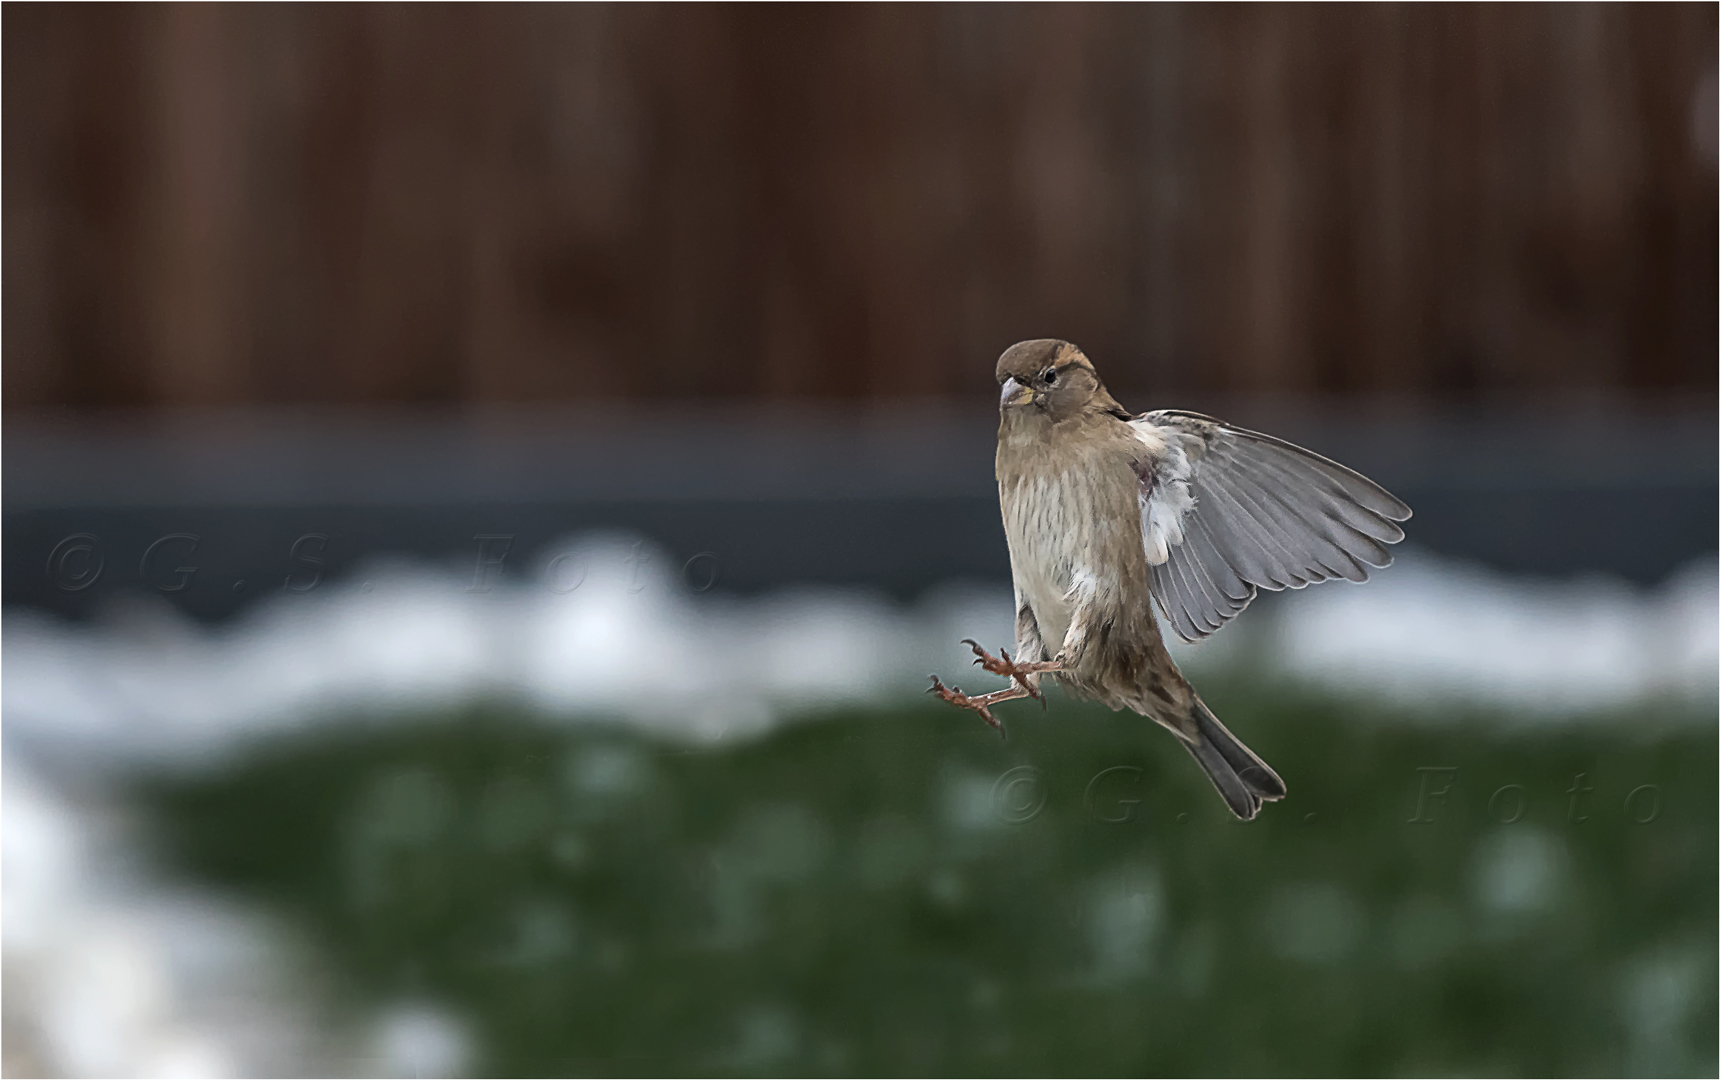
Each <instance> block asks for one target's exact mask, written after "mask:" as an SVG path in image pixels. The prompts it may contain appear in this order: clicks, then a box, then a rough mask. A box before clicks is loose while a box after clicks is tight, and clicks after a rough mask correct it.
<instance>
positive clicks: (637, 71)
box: [3, 4, 1720, 408]
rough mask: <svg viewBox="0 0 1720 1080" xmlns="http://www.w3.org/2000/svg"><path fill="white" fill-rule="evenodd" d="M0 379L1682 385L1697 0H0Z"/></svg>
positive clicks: (1707, 47)
mask: <svg viewBox="0 0 1720 1080" xmlns="http://www.w3.org/2000/svg"><path fill="white" fill-rule="evenodd" d="M3 36H4V213H5V221H4V224H5V228H4V273H5V288H4V323H3V327H4V341H3V345H4V392H5V403H6V405H7V406H8V407H11V408H18V407H33V406H50V405H71V406H90V405H114V404H124V405H139V404H153V403H174V404H179V403H229V402H379V401H403V400H405V401H424V400H433V401H435V400H544V399H573V398H580V399H588V398H593V397H632V398H655V397H659V396H665V395H667V396H674V397H689V396H743V395H766V396H771V397H778V398H783V397H790V398H791V397H796V396H817V397H870V398H892V397H900V396H915V395H947V394H955V393H962V394H973V393H989V390H988V389H987V388H988V387H989V385H990V378H991V376H990V372H991V364H992V360H993V358H994V357H995V356H996V354H997V353H998V351H999V350H1000V349H1001V348H1003V347H1004V346H1006V345H1008V344H1009V343H1010V342H1012V341H1014V340H1016V339H1018V338H1022V337H1027V336H1044V335H1056V336H1062V337H1068V338H1071V339H1074V340H1076V341H1078V342H1080V343H1082V344H1083V345H1084V346H1085V347H1086V348H1087V349H1088V351H1089V352H1090V353H1091V354H1093V355H1094V356H1095V357H1096V358H1097V359H1099V360H1100V362H1101V366H1102V368H1103V370H1105V371H1106V372H1107V373H1108V374H1109V376H1110V380H1111V382H1112V383H1113V384H1114V385H1116V386H1118V387H1119V388H1120V389H1130V390H1137V391H1138V390H1141V389H1152V388H1156V389H1167V390H1168V389H1175V390H1182V391H1230V390H1260V391H1291V392H1299V391H1314V392H1318V391H1338V392H1362V393H1367V392H1388V393H1408V394H1418V393H1429V394H1451V393H1459V394H1462V393H1469V392H1476V391H1481V392H1492V391H1502V392H1506V393H1517V394H1540V393H1544V392H1565V391H1576V392H1583V391H1589V392H1593V391H1599V392H1609V391H1613V390H1623V391H1636V390H1643V391H1653V390H1667V389H1671V390H1698V391H1701V390H1712V389H1713V388H1714V387H1715V383H1716V379H1715V369H1716V345H1717V341H1716V290H1717V286H1720V281H1717V277H1716V259H1717V249H1716V176H1715V163H1714V153H1715V150H1714V147H1715V127H1716V119H1715V114H1714V108H1715V106H1714V100H1715V98H1714V95H1715V82H1714V79H1715V57H1716V7H1715V5H1713V4H1692V5H1677V6H1658V5H1635V6H1593V5H1583V6H1558V5H1535V6H1500V7H1495V6H1482V7H1473V6H1444V5H1441V6H1403V7H1398V6H1359V7H1352V6H1331V7H1276V6H1265V7H1256V6H1231V5H1222V6H1211V7H1182V6H1175V5H1168V6H1165V5H1153V6H1144V7H1133V6H1106V7H1083V6H1054V7H1039V6H1020V7H978V6H967V5H963V6H949V7H929V6H928V7H920V6H888V7H873V6H830V7H777V6H769V7H752V6H741V7H716V6H695V7H634V6H624V7H603V6H566V7H563V6H536V5H529V6H493V7H492V6H484V7H465V6H440V5H437V6H416V5H402V6H396V5H383V6H374V7H373V6H324V5H305V6H296V5H295V6H273V5H268V6H264V5H256V6H242V7H241V6H235V7H229V6H146V7H113V6H93V5H92V6H87V7H86V6H72V7H56V6H37V5H8V6H7V7H6V9H5V14H4V35H3Z"/></svg>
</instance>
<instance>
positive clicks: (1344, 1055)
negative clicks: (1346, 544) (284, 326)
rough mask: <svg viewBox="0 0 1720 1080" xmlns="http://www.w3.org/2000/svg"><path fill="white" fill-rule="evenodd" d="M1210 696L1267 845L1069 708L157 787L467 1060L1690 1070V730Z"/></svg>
mask: <svg viewBox="0 0 1720 1080" xmlns="http://www.w3.org/2000/svg"><path fill="white" fill-rule="evenodd" d="M1209 700H1210V701H1211V703H1212V705H1213V707H1214V708H1215V710H1216V711H1217V712H1218V713H1219V715H1220V716H1222V717H1224V718H1225V720H1226V721H1227V722H1228V723H1229V724H1230V725H1231V726H1232V728H1233V729H1234V730H1235V731H1237V733H1238V734H1239V735H1241V736H1242V737H1243V739H1244V740H1245V741H1247V742H1248V743H1249V744H1250V745H1251V746H1253V747H1254V748H1255V749H1256V750H1257V751H1259V752H1260V753H1261V755H1262V756H1263V757H1265V758H1266V760H1268V761H1269V762H1271V763H1272V764H1273V765H1274V766H1275V767H1276V768H1277V769H1278V770H1279V772H1280V773H1281V774H1282V775H1283V776H1284V778H1285V780H1286V781H1287V783H1288V784H1289V787H1290V792H1291V794H1290V797H1289V799H1287V800H1286V801H1285V802H1283V803H1279V804H1276V805H1269V806H1268V807H1267V808H1266V809H1265V810H1264V811H1263V813H1262V814H1261V817H1260V819H1259V820H1258V821H1256V822H1254V823H1252V824H1248V825H1243V824H1239V823H1237V822H1234V821H1232V820H1230V818H1229V817H1228V815H1227V813H1226V812H1225V810H1224V808H1223V805H1222V803H1221V802H1220V801H1219V799H1218V797H1217V795H1216V794H1215V793H1214V792H1213V791H1212V790H1211V789H1210V788H1209V787H1208V786H1207V783H1206V781H1205V779H1204V778H1203V777H1202V776H1201V774H1200V772H1199V770H1198V769H1197V768H1196V767H1195V765H1194V763H1193V762H1192V761H1191V760H1189V758H1188V757H1187V755H1186V754H1185V753H1183V751H1181V750H1180V749H1178V748H1177V747H1176V745H1175V744H1174V743H1173V742H1172V740H1171V739H1170V737H1169V736H1168V735H1166V734H1164V733H1163V732H1161V731H1159V730H1158V729H1156V728H1152V727H1151V726H1150V725H1148V724H1146V723H1145V722H1144V721H1141V720H1140V719H1138V718H1136V717H1132V716H1117V715H1114V714H1111V713H1109V712H1106V711H1104V710H1095V709H1091V708H1085V707H1081V706H1076V705H1072V704H1070V703H1068V702H1067V701H1060V700H1056V699H1055V698H1054V699H1053V702H1052V705H1051V708H1050V710H1049V712H1047V713H1043V714H1042V713H1040V712H1039V711H1038V710H1037V709H1032V708H1019V709H1016V710H1014V711H1013V712H1012V713H1011V715H1010V716H1009V717H1008V718H1007V720H1006V722H1007V723H1009V724H1010V739H1009V741H1008V742H1000V741H999V740H997V739H996V737H995V736H993V735H992V734H991V733H990V732H989V731H988V730H986V729H985V728H984V727H983V726H982V725H980V724H979V723H978V722H977V721H976V720H974V719H972V718H971V717H969V716H966V715H964V714H960V713H957V712H955V711H954V710H950V709H946V708H943V707H941V706H933V705H928V706H927V707H924V708H916V709H907V710H902V711H888V712H878V713H852V714H846V715H837V716H832V717H827V718H823V719H820V720H817V721H814V722H808V723H804V724H800V725H793V726H789V727H786V728H784V729H782V730H780V731H778V732H777V733H775V734H773V735H771V736H769V737H767V738H763V739H760V740H756V741H752V742H746V743H742V744H737V745H734V746H720V745H719V746H716V747H712V748H706V749H699V750H688V749H686V748H684V747H677V746H674V745H669V744H665V743H662V742H658V741H653V740H650V739H647V738H644V737H641V736H640V735H638V734H636V733H634V732H632V731H629V730H627V729H623V728H619V727H604V726H598V725H591V724H579V725H568V726H558V725H556V724H553V723H546V722H545V721H544V719H543V718H541V717H540V718H532V717H529V716H527V715H526V714H525V713H524V712H523V711H522V710H518V709H513V708H510V707H506V706H500V705H497V706H490V707H485V708H479V709H474V710H472V711H470V712H466V713H462V714H459V715H446V716H436V717H425V718H423V719H422V722H420V723H415V724H410V725H401V724H396V725H392V726H390V727H388V728H387V729H382V728H379V727H377V726H376V725H373V724H368V723H366V724H357V723H355V724H354V725H352V726H351V728H350V729H349V733H348V734H346V735H333V736H329V735H324V736H320V737H318V738H317V739H315V740H304V741H296V742H287V743H282V744H279V745H275V746H272V747H269V748H268V749H267V750H265V751H260V752H259V753H257V754H256V755H255V756H254V757H253V758H252V759H250V760H248V761H246V762H244V763H242V764H239V765H237V766H235V767H232V768H230V769H228V770H226V771H224V772H222V773H220V774H219V775H215V776H207V777H202V778H198V779H192V780H187V779H183V778H181V779H178V780H165V779H163V780H159V781H157V782H155V783H153V784H151V785H150V786H148V788H147V789H146V790H144V791H143V792H141V796H142V799H143V802H144V805H146V806H147V807H148V808H149V813H150V817H151V820H153V821H154V822H155V823H156V825H157V826H158V830H159V836H160V838H161V841H162V844H163V846H164V849H165V850H166V852H167V853H168V854H169V856H170V858H171V859H172V860H174V862H175V864H176V865H178V866H179V867H180V868H181V869H182V870H183V872H185V873H187V874H189V875H191V876H193V877H195V878H197V879H200V880H203V881H205V882H208V883H212V884H214V885H216V886H218V887H224V888H228V889H231V890H235V891H238V892H240V893H242V894H243V895H246V896H248V897H250V898H251V899H253V900H257V901H260V902H262V903H264V904H265V905H267V906H269V907H270V908H272V909H274V910H277V911H280V912H282V913H284V914H285V915H286V916H287V917H288V918H289V919H290V920H291V921H292V922H293V923H294V924H295V925H297V926H298V927H300V928H302V929H303V930H304V931H305V932H306V933H307V934H308V935H309V936H310V937H311V939H312V940H314V941H315V942H317V943H318V944H319V945H320V949H321V952H322V955H323V956H324V958H325V961H326V963H328V964H329V965H331V966H332V968H333V970H334V971H335V973H336V976H337V978H336V980H335V981H336V983H337V985H338V988H339V989H338V991H337V992H338V993H340V994H343V995H347V996H348V997H349V998H350V1001H348V1002H347V1004H348V1005H356V1006H363V1005H366V1004H381V1003H386V1002H391V1001H395V1000H399V999H402V998H408V997H409V998H414V999H421V998H430V999H432V1000H437V1001H440V1002H444V1003H446V1004H447V1005H449V1006H450V1007H452V1008H454V1009H455V1010H456V1011H458V1012H460V1013H461V1014H462V1015H463V1016H465V1017H466V1018H467V1019H468V1020H469V1022H470V1023H471V1024H472V1026H473V1030H474V1031H475V1032H476V1034H477V1036H478V1043H479V1052H480V1054H481V1059H480V1060H479V1061H478V1062H477V1063H476V1066H475V1068H476V1071H478V1072H479V1073H482V1074H492V1075H510V1076H511V1075H522V1076H538V1075H563V1074H576V1075H577V1074H580V1073H604V1074H615V1073H621V1074H638V1075H660V1074H671V1075H674V1074H681V1073H735V1074H749V1075H750V1074H808V1073H810V1074H928V1073H930V1074H988V1075H989V1074H1000V1073H1001V1074H1032V1075H1042V1074H1048V1073H1049V1074H1083V1075H1084V1074H1102V1075H1124V1074H1157V1075H1207V1074H1219V1075H1248V1076H1256V1075H1284V1074H1289V1075H1352V1074H1366V1075H1389V1074H1404V1073H1420V1074H1453V1073H1485V1074H1494V1075H1508V1074H1522V1075H1570V1074H1583V1075H1587V1074H1639V1073H1659V1074H1694V1073H1702V1074H1707V1075H1713V1073H1714V1071H1715V1066H1716V1058H1715V1042H1716V1035H1717V1031H1716V1021H1715V1012H1716V999H1715V978H1716V939H1715V921H1716V901H1715V896H1716V884H1717V883H1716V826H1715V821H1716V783H1715V781H1716V752H1717V747H1716V735H1715V731H1714V728H1713V727H1712V726H1711V725H1708V726H1702V725H1695V724H1690V723H1683V724H1664V723H1659V722H1657V719H1656V718H1655V717H1653V716H1647V715H1644V716H1623V717H1618V718H1616V720H1615V722H1613V723H1610V724H1605V725H1566V726H1561V727H1556V728H1546V727H1543V728H1539V729H1535V730H1532V731H1522V730H1516V731H1515V733H1511V734H1504V733H1501V727H1502V726H1501V725H1500V724H1499V723H1498V720H1499V718H1498V717H1490V716H1487V715H1481V714H1477V715H1471V716H1466V717H1461V718H1454V719H1453V720H1452V721H1451V722H1450V723H1449V725H1447V726H1442V727H1438V728H1429V727H1425V726H1422V727H1418V726H1415V725H1409V724H1403V723H1392V722H1381V718H1380V717H1377V716H1371V715H1369V712H1370V707H1368V706H1365V705H1361V704H1356V703H1345V702H1341V701H1335V700H1331V699H1327V698H1320V697H1313V696H1308V695H1306V694H1300V693H1296V692H1292V691H1287V690H1284V689H1282V688H1272V687H1264V686H1262V687H1246V686H1235V685H1232V686H1228V687H1226V686H1223V685H1221V686H1220V687H1218V688H1217V689H1215V690H1214V692H1213V693H1212V694H1211V696H1210V698H1209ZM1118 766H1123V767H1127V768H1126V770H1125V771H1120V772H1114V773H1111V774H1108V776H1107V777H1106V779H1104V780H1101V781H1100V786H1099V790H1098V791H1097V793H1096V797H1095V799H1094V800H1093V802H1092V803H1091V805H1089V802H1088V800H1087V798H1086V797H1085V792H1086V790H1087V788H1088V785H1089V783H1090V782H1091V781H1092V779H1093V777H1094V776H1096V775H1097V774H1099V773H1100V772H1101V771H1102V770H1105V769H1108V768H1114V767H1118ZM1424 766H1452V767H1455V768H1456V770H1457V771H1456V773H1455V774H1453V776H1452V783H1451V789H1450V792H1449V794H1448V795H1447V796H1446V797H1445V798H1444V799H1442V800H1432V801H1429V802H1428V803H1427V804H1426V805H1425V806H1423V807H1422V808H1421V810H1420V813H1421V816H1422V817H1424V818H1428V817H1431V818H1432V821H1431V822H1421V823H1412V822H1411V820H1410V819H1411V818H1413V817H1415V816H1417V813H1418V807H1417V801H1418V797H1419V792H1418V787H1419V785H1420V782H1421V780H1420V777H1421V774H1419V773H1418V772H1417V770H1418V768H1421V767H1424ZM1020 768H1027V769H1032V770H1038V771H1037V772H1036V773H1020V772H1018V773H1015V774H1009V775H1011V776H1012V777H1013V778H1017V779H1016V782H1015V783H1014V785H1013V786H1012V785H1011V783H1010V780H1008V779H1005V780H1004V781H1002V783H1001V785H1000V783H999V778H1000V777H1004V776H1006V774H1008V771H1009V770H1011V769H1020ZM1129 770H1137V771H1129ZM1577 774H1584V775H1585V777H1586V779H1585V784H1586V785H1588V786H1590V787H1592V789H1593V790H1592V791H1589V792H1587V793H1585V794H1584V796H1583V798H1582V801H1581V803H1580V804H1579V807H1578V809H1579V813H1581V814H1585V815H1586V820H1582V821H1573V820H1572V815H1571V808H1570V803H1571V796H1570V795H1569V794H1568V789H1570V788H1571V787H1572V786H1573V778H1574V777H1576V776H1577ZM1441 775H1442V774H1441ZM1508 784H1517V785H1521V788H1522V790H1521V792H1520V793H1519V792H1518V791H1516V790H1512V791H1507V792H1506V793H1504V794H1503V795H1501V796H1500V797H1499V798H1498V799H1497V800H1494V801H1493V803H1492V808H1491V814H1490V809H1489V800H1490V798H1491V797H1492V796H1493V795H1494V793H1495V792H1496V791H1498V789H1500V788H1501V787H1502V786H1504V785H1508ZM1650 784H1652V785H1655V787H1656V790H1654V791H1644V792H1641V793H1639V794H1638V795H1637V796H1636V801H1635V802H1633V803H1632V804H1631V806H1630V810H1632V811H1634V812H1635V814H1636V816H1639V817H1646V816H1648V814H1649V811H1650V810H1651V809H1654V808H1655V802H1654V797H1658V815H1657V816H1656V817H1655V818H1654V820H1652V821H1648V822H1646V823H1642V824H1638V823H1636V822H1634V821H1632V820H1631V816H1630V814H1629V813H1627V808H1626V803H1625V800H1626V796H1627V794H1628V793H1629V792H1631V791H1632V790H1634V789H1637V788H1639V787H1641V786H1642V785H1650ZM1432 786H1433V787H1439V786H1441V785H1440V784H1437V783H1436V784H1433V785H1432ZM1519 794H1521V795H1522V796H1523V798H1524V799H1525V800H1526V801H1525V802H1524V805H1523V812H1522V817H1521V819H1520V820H1517V821H1515V822H1513V823H1511V824H1500V823H1498V822H1497V821H1496V820H1495V818H1496V817H1506V816H1510V814H1512V813H1513V812H1515V810H1516V809H1517V806H1516V802H1517V799H1518V796H1519ZM1041 798H1042V799H1043V804H1042V806H1039V807H1038V810H1037V812H1036V813H1033V812H1032V811H1033V810H1034V809H1035V806H1036V804H1038V803H1039V801H1040V800H1041ZM1125 798H1130V799H1138V800H1139V801H1138V803H1135V804H1133V805H1126V804H1124V803H1123V802H1122V801H1121V800H1122V799H1125ZM1101 817H1127V819H1128V820H1124V821H1104V820H1100V818H1101ZM1017 819H1025V820H1017ZM360 1011H362V1010H360Z"/></svg>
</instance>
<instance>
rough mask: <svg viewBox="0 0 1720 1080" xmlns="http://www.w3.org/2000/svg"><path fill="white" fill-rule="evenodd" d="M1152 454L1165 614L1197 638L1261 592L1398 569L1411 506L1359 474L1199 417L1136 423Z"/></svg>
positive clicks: (1146, 522)
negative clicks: (1396, 552) (1397, 550)
mask: <svg viewBox="0 0 1720 1080" xmlns="http://www.w3.org/2000/svg"><path fill="white" fill-rule="evenodd" d="M1129 426H1130V427H1132V428H1134V429H1135V434H1136V437H1137V438H1139V439H1140V440H1141V442H1142V443H1143V444H1144V445H1145V446H1146V448H1147V455H1146V462H1145V464H1146V467H1144V468H1142V469H1140V470H1138V472H1139V474H1140V477H1141V527H1142V534H1143V538H1144V541H1145V545H1146V551H1147V562H1148V563H1149V564H1150V567H1151V574H1152V591H1153V596H1154V597H1155V598H1156V599H1157V601H1158V604H1159V609H1160V610H1161V611H1162V612H1164V615H1165V618H1167V619H1168V620H1170V624H1171V626H1172V628H1173V629H1175V630H1176V632H1177V634H1178V636H1180V637H1182V638H1183V639H1184V640H1185V641H1197V640H1199V639H1201V638H1203V637H1206V636H1207V635H1208V634H1211V633H1212V632H1213V631H1215V630H1217V629H1218V628H1219V627H1220V626H1223V625H1224V624H1225V622H1226V621H1228V620H1229V619H1231V618H1233V617H1235V616H1236V615H1237V614H1238V613H1239V612H1241V611H1242V609H1243V608H1245V607H1247V606H1248V602H1249V601H1250V600H1253V599H1254V597H1255V593H1256V591H1257V590H1258V589H1272V590H1274V591H1276V590H1279V589H1300V588H1302V587H1303V586H1304V585H1308V584H1310V583H1311V582H1315V581H1325V580H1327V579H1328V578H1336V577H1342V578H1348V579H1350V580H1351V581H1366V580H1367V578H1368V568H1369V567H1381V566H1389V565H1391V561H1392V557H1391V552H1390V551H1388V550H1387V548H1386V545H1387V544H1395V543H1397V542H1398V541H1399V540H1402V539H1403V529H1401V528H1399V527H1398V524H1397V523H1398V522H1400V521H1405V520H1408V518H1409V516H1410V510H1409V507H1408V506H1406V505H1404V503H1403V501H1402V500H1400V499H1398V498H1396V497H1395V496H1393V495H1392V494H1391V493H1390V492H1388V491H1386V490H1385V489H1384V488H1382V487H1380V486H1379V485H1378V484H1376V483H1374V482H1373V481H1372V480H1369V479H1368V478H1367V477H1365V476H1363V475H1362V474H1360V473H1358V472H1356V471H1354V470H1353V469H1346V468H1345V467H1344V466H1342V465H1339V464H1338V463H1337V462H1335V461H1331V460H1328V459H1327V458H1323V457H1321V456H1320V455H1319V454H1315V453H1312V452H1310V451H1307V450H1304V449H1302V448H1301V447H1299V446H1293V445H1291V444H1290V443H1287V442H1285V441H1284V440H1282V439H1275V438H1273V437H1272V436H1270V435H1262V434H1260V433H1259V432H1254V431H1247V430H1244V429H1242V428H1236V427H1230V426H1229V425H1227V424H1224V423H1221V422H1219V421H1217V420H1214V419H1212V418H1211V417H1209V416H1202V415H1200V414H1199V413H1191V412H1180V411H1176V410H1170V409H1166V410H1161V411H1158V412H1150V413H1144V414H1142V415H1141V416H1139V417H1137V418H1135V419H1134V420H1131V421H1130V422H1129Z"/></svg>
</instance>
